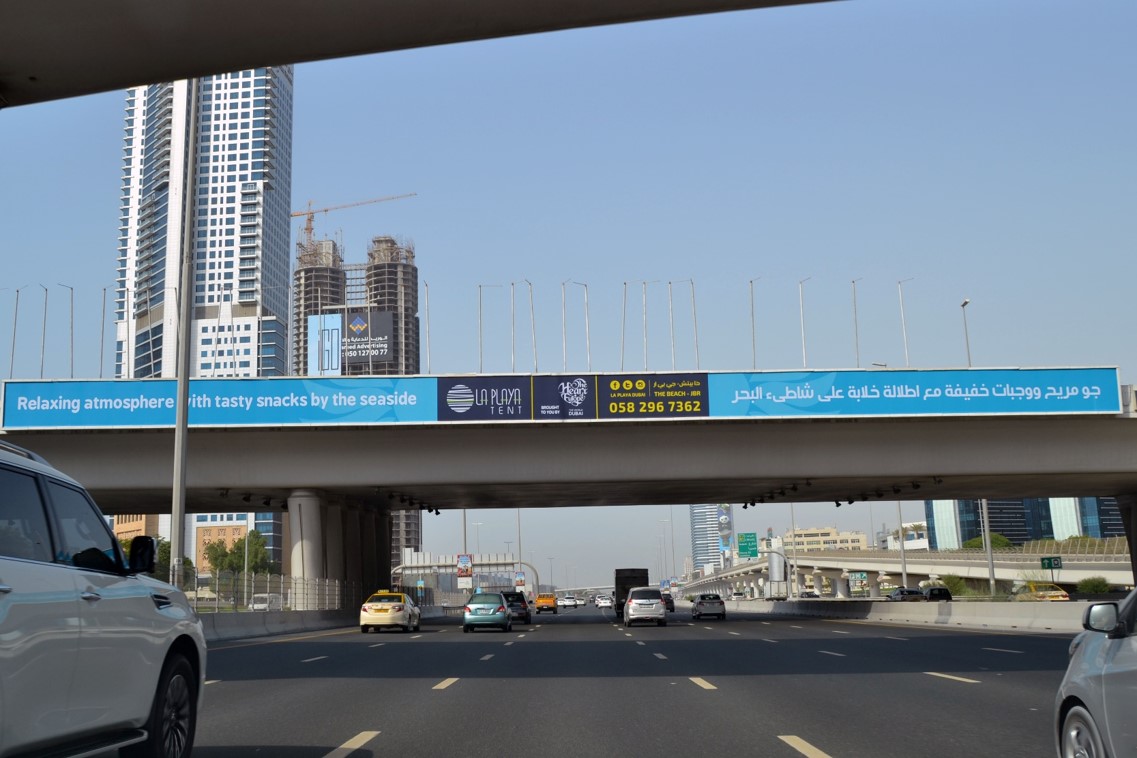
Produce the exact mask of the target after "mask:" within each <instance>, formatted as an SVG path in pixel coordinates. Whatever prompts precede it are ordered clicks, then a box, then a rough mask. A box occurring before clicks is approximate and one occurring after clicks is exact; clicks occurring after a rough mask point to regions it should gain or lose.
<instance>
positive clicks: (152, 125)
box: [115, 66, 292, 378]
mask: <svg viewBox="0 0 1137 758" xmlns="http://www.w3.org/2000/svg"><path fill="white" fill-rule="evenodd" d="M291 166H292V67H291V66H278V67H271V68H258V69H248V70H244V71H238V72H234V73H227V74H218V75H216V76H209V77H204V78H201V79H191V80H183V81H177V82H167V83H162V84H152V85H148V86H145V87H135V88H133V89H131V90H129V91H128V92H127V96H126V115H125V121H124V139H123V169H122V184H121V190H120V198H119V208H120V217H119V237H118V260H117V271H116V278H115V282H116V293H115V322H116V324H115V330H116V343H115V375H116V376H118V377H121V378H144V377H173V376H175V375H176V368H177V367H176V363H177V361H176V356H175V354H174V351H175V346H176V345H177V344H178V339H177V336H178V316H179V313H178V310H179V309H178V302H179V297H178V288H179V286H180V279H181V261H182V250H183V249H185V250H187V252H188V253H189V254H190V255H191V256H192V259H191V261H190V265H191V267H192V280H193V291H192V303H193V315H192V324H191V335H192V336H191V343H190V374H191V376H199V377H221V376H225V377H237V376H240V377H252V376H283V375H285V374H287V373H288V351H287V345H288V316H287V314H288V309H289V270H290V261H289V252H288V238H289V215H290V213H291V211H290V209H289V204H290V202H291V193H292V186H291V185H292V179H291Z"/></svg>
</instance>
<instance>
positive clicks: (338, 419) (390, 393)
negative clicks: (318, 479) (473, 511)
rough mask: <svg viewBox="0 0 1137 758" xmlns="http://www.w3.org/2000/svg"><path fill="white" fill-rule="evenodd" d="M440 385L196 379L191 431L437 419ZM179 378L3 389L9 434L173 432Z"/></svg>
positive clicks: (23, 384) (19, 385)
mask: <svg viewBox="0 0 1137 758" xmlns="http://www.w3.org/2000/svg"><path fill="white" fill-rule="evenodd" d="M436 386H437V384H436V382H435V380H434V379H424V378H421V377H411V378H398V377H382V378H379V377H353V378H350V379H349V378H339V379H328V378H325V379H286V378H281V379H193V380H191V381H190V392H189V406H190V410H189V424H190V426H210V427H225V426H314V425H324V424H333V425H342V424H349V425H351V424H384V423H399V422H429V421H435V420H437V413H436V411H435V406H436V397H435V389H436ZM176 404H177V382H176V381H175V380H173V379H121V380H105V381H55V382H51V381H43V382H31V381H28V382H25V381H18V382H13V381H9V382H5V383H4V406H3V408H4V418H3V421H4V424H3V426H4V428H6V429H84V428H88V429H89V428H114V427H169V426H173V425H174V422H175V419H176Z"/></svg>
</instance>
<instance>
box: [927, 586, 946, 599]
mask: <svg viewBox="0 0 1137 758" xmlns="http://www.w3.org/2000/svg"><path fill="white" fill-rule="evenodd" d="M924 599H925V600H931V601H932V602H936V601H944V602H951V590H949V589H948V588H947V587H925V588H924Z"/></svg>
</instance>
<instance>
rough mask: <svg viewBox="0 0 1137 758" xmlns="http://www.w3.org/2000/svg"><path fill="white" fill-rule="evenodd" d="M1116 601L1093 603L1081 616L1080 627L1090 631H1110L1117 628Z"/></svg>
mask: <svg viewBox="0 0 1137 758" xmlns="http://www.w3.org/2000/svg"><path fill="white" fill-rule="evenodd" d="M1117 621H1118V611H1117V603H1094V604H1093V605H1091V606H1090V607H1089V608H1087V609H1086V610H1085V614H1084V615H1083V616H1082V628H1083V629H1086V630H1087V631H1091V632H1112V631H1113V630H1114V629H1116V628H1117Z"/></svg>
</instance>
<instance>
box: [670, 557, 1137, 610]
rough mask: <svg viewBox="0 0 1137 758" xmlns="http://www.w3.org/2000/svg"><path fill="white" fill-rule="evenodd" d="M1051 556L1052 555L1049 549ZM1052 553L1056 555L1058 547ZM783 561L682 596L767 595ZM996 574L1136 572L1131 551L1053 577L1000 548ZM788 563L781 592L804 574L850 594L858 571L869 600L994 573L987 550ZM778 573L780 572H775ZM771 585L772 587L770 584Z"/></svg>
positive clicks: (744, 567)
mask: <svg viewBox="0 0 1137 758" xmlns="http://www.w3.org/2000/svg"><path fill="white" fill-rule="evenodd" d="M1047 554H1048V555H1050V554H1051V553H1047ZM1053 554H1058V552H1057V551H1055V553H1053ZM771 555H773V556H774V560H775V561H778V560H781V555H780V551H779V553H776V554H775V553H772V552H771V553H766V554H764V555H763V556H762V557H761V558H758V559H753V560H749V561H746V562H743V563H739V564H737V565H735V566H731V567H730V568H727V569H723V570H720V571H716V572H715V573H714V574H711V575H709V576H706V577H702V578H700V579H697V580H695V581H693V582H689V583H687V584H686V585H684V587H683V592H684V594H690V593H692V592H717V593H719V594H722V595H724V596H727V595H729V594H730V593H731V592H735V591H738V590H741V591H744V592H746V593H747V594H748V595H749V596H750V597H764V596H767V595H766V594H764V589H765V588H766V587H767V586H768V585H770V584H771V575H770V567H769V561H770V556H771ZM993 557H994V561H993V566H994V578H995V580H996V582H998V583H1000V584H1002V585H1004V586H1006V587H1010V586H1011V585H1012V584H1014V583H1015V582H1022V581H1045V582H1050V581H1054V582H1055V583H1060V584H1064V585H1072V584H1077V583H1078V582H1080V581H1082V580H1083V579H1087V578H1089V577H1094V576H1100V577H1104V578H1105V580H1106V581H1108V582H1109V583H1110V585H1112V586H1115V587H1125V586H1130V585H1132V584H1133V578H1134V572H1133V569H1132V565H1131V558H1130V554H1129V552H1128V551H1126V552H1117V553H1112V554H1099V555H1072V556H1071V555H1064V556H1062V558H1063V562H1062V568H1060V569H1055V570H1054V572H1053V580H1052V579H1051V572H1050V571H1049V570H1043V569H1042V568H1041V563H1040V560H1039V559H1040V556H1039V555H1037V554H1033V553H1029V552H1024V551H1022V550H996V551H994V552H993ZM786 562H787V563H788V564H789V572H788V575H789V578H788V582H790V583H792V585H793V587H794V588H796V591H795V592H789V589H790V588H789V587H787V586H786V585H785V583H784V582H781V581H780V580H779V583H778V584H779V586H777V591H778V592H779V593H780V594H782V595H783V596H784V595H785V594H787V593H788V594H790V595H800V593H801V591H802V590H804V589H805V588H806V586H807V584H806V581H805V578H806V577H807V576H810V577H812V580H813V587H815V588H816V587H820V586H821V584H822V579H823V578H824V579H827V580H829V583H830V585H831V586H832V587H833V589H834V593H835V596H836V597H839V598H847V597H850V590H849V578H850V574H853V573H856V572H862V573H865V574H866V575H867V576H866V578H865V581H866V583H867V586H868V589H869V597H870V598H879V597H881V591H880V587H881V584H882V583H887V584H892V585H896V586H901V585H902V584H903V582H902V580H901V577H902V576H903V574H904V573H907V575H908V586H910V587H912V586H916V585H917V584H919V583H920V582H923V581H928V580H935V579H938V578H941V577H944V576H948V575H953V576H959V577H963V578H964V579H971V580H974V581H983V582H986V581H988V579H989V578H990V576H991V573H990V571H989V567H988V564H987V557H986V554H985V553H984V552H983V551H981V550H980V551H973V550H950V551H946V550H945V551H928V550H908V551H906V552H905V555H904V556H903V557H901V555H900V552H899V551H895V550H893V551H884V550H827V551H814V552H808V553H806V552H800V553H799V554H798V555H796V556H795V555H794V554H793V553H792V552H791V553H789V554H788V555H786ZM775 575H781V574H780V573H779V572H777V571H775ZM771 586H772V585H771Z"/></svg>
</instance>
